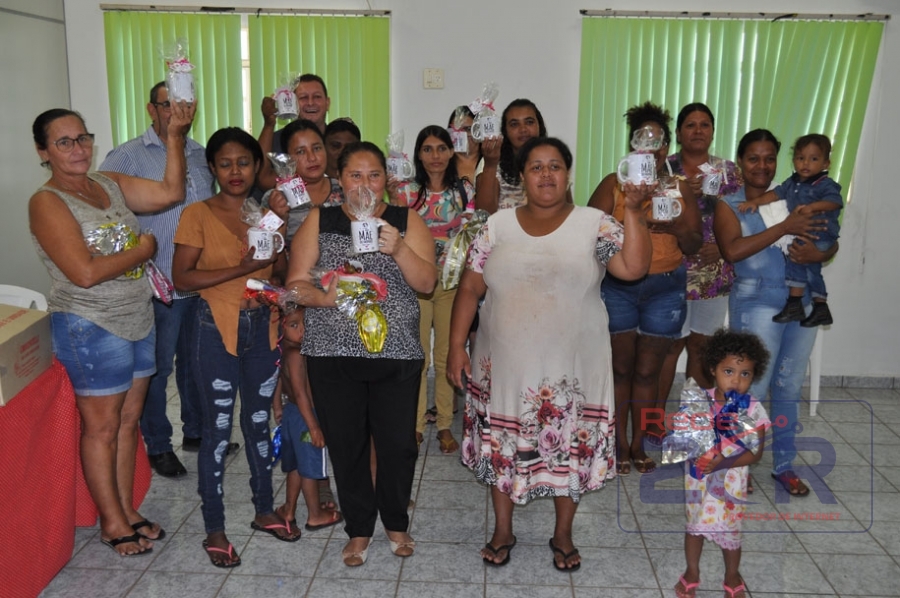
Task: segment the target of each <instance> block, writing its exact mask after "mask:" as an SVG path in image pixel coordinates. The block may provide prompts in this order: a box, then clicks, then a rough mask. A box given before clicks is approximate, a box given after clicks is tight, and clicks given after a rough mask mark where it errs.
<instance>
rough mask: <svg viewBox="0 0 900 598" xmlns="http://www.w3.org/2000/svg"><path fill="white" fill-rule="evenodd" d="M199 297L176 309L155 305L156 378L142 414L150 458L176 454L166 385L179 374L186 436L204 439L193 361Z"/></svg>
mask: <svg viewBox="0 0 900 598" xmlns="http://www.w3.org/2000/svg"><path fill="white" fill-rule="evenodd" d="M199 300H200V298H199V297H188V298H186V299H176V300H175V301H173V302H172V305H166V304H164V303H162V302H161V301H156V300H154V301H153V315H154V317H155V318H156V374H155V375H154V376H153V377H152V378H150V387H149V388H148V389H147V400H146V401H145V402H144V412H143V413H142V414H141V434H143V435H144V442H146V443H147V454H148V455H159V454H161V453H165V452H168V451H171V450H172V424H171V423H169V418H168V417H167V416H166V385H167V384H168V382H169V375H170V374H171V373H172V370H173V362H174V366H175V367H174V370H175V384H176V385H177V386H178V395H179V396H180V397H181V421H182V423H183V424H184V427H183V428H182V429H183V430H184V435H185V436H188V437H190V438H199V437H200V397H199V396H198V394H197V387H196V381H195V380H194V373H193V367H192V365H191V359H190V342H191V336H192V335H193V333H194V326H195V321H196V319H197V301H199Z"/></svg>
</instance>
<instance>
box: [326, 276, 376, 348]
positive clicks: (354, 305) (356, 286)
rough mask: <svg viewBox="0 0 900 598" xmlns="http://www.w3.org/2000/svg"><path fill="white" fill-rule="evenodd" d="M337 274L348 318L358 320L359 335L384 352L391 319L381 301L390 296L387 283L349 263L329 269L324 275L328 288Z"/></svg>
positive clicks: (339, 305)
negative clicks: (381, 305) (387, 316)
mask: <svg viewBox="0 0 900 598" xmlns="http://www.w3.org/2000/svg"><path fill="white" fill-rule="evenodd" d="M335 277H337V283H336V284H337V289H336V290H337V299H336V303H337V308H338V309H339V310H340V311H341V313H343V314H345V315H346V316H347V317H348V318H351V319H354V320H356V326H357V330H358V332H359V338H360V340H362V343H363V346H364V347H365V348H366V351H368V352H369V353H381V352H382V351H383V350H384V341H385V340H386V339H387V334H388V323H387V319H386V318H385V317H384V313H383V312H382V311H381V307H380V306H379V305H378V303H379V302H380V301H383V300H384V299H385V297H387V283H386V282H385V281H384V280H383V279H382V278H380V277H378V276H376V275H374V274H372V273H369V272H360V271H359V269H358V268H356V267H354V266H351V265H350V264H345V265H344V266H343V267H342V268H340V269H338V270H332V271H330V272H326V273H325V274H324V275H323V276H322V279H321V285H322V288H323V289H328V287H329V286H330V285H331V283H332V281H333V280H334V279H335Z"/></svg>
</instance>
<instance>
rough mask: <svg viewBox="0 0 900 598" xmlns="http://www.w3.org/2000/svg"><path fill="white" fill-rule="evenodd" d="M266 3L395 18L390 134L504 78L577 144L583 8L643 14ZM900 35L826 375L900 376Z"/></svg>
mask: <svg viewBox="0 0 900 598" xmlns="http://www.w3.org/2000/svg"><path fill="white" fill-rule="evenodd" d="M124 1H125V2H128V0H124ZM140 1H141V0H137V2H140ZM184 4H186V5H199V4H209V2H208V1H206V0H193V1H191V2H184ZM219 4H220V5H226V3H224V2H222V3H219ZM230 5H231V6H246V5H247V3H246V2H241V1H238V2H235V3H233V4H230ZM260 5H261V6H266V7H279V6H284V7H291V8H298V7H307V8H356V9H364V8H367V5H370V6H371V7H372V8H377V9H388V10H391V11H392V19H391V23H392V48H391V57H392V58H391V61H392V64H391V72H392V81H391V85H392V98H393V100H392V118H393V126H392V128H393V129H398V128H401V127H402V128H404V129H405V130H406V131H407V133H409V132H410V131H417V130H418V129H419V128H421V126H423V125H424V124H427V123H431V122H435V123H443V122H446V118H447V116H448V114H449V111H450V109H451V108H452V107H453V106H455V105H456V104H459V103H461V102H466V101H469V100H471V99H472V98H473V97H474V96H476V95H477V94H478V92H479V91H480V89H481V86H482V84H483V83H484V82H486V81H489V80H495V81H497V82H499V83H500V85H501V96H500V99H499V102H498V104H500V105H501V106H502V105H504V104H506V103H508V102H509V101H510V100H512V99H513V98H516V97H528V98H530V99H532V100H534V101H535V102H536V103H537V104H538V105H539V106H540V107H541V109H542V112H543V113H544V116H545V118H546V120H547V126H548V129H549V130H550V132H551V133H552V134H554V135H556V136H559V137H561V138H563V139H565V140H567V141H568V142H569V143H570V144H571V145H573V146H574V143H575V137H576V121H577V112H578V106H577V98H578V73H579V64H578V62H579V56H580V32H581V18H582V17H581V16H580V14H579V9H585V8H586V9H596V10H602V9H607V8H611V9H619V10H632V9H634V8H635V7H636V6H635V4H634V3H633V2H629V1H625V0H602V1H600V0H580V1H579V2H563V1H555V2H554V1H548V0H478V1H476V0H455V1H453V2H446V1H442V0H371V1H370V2H368V3H367V2H364V1H350V0H338V1H328V2H326V1H325V0H320V1H319V2H310V1H306V0H263V1H262V2H261V3H260ZM709 8H710V3H709V2H700V1H698V0H683V1H682V2H681V3H680V4H679V5H678V6H677V9H678V10H689V11H700V10H709ZM641 9H645V10H673V6H672V3H671V2H670V1H669V0H645V1H644V2H643V3H642V4H641ZM715 9H716V10H718V11H729V10H731V11H738V12H740V11H747V10H750V8H748V5H747V4H746V3H744V2H735V1H734V0H723V1H722V2H719V3H718V4H717V5H716V6H715ZM752 10H753V11H754V12H772V13H773V14H780V13H783V12H788V11H797V12H806V11H810V10H811V8H810V3H809V2H803V1H801V0H759V1H757V2H756V3H754V4H753V6H752ZM815 11H816V12H820V13H828V12H834V13H853V14H856V13H881V14H883V13H887V14H893V15H894V16H897V15H900V4H898V3H897V2H895V1H894V0H820V1H819V2H816V3H815ZM66 23H67V30H68V32H69V39H70V43H69V72H70V74H71V80H72V85H71V97H72V104H73V106H74V107H76V109H78V110H80V111H81V112H82V113H83V114H84V115H85V117H86V118H87V121H88V123H89V125H90V127H91V130H93V131H94V132H96V133H97V140H98V145H99V147H98V155H105V153H106V151H108V149H109V147H110V142H111V138H112V136H111V131H110V125H109V118H108V109H109V107H108V102H107V97H106V69H105V64H104V50H103V26H102V15H101V12H100V10H99V8H98V4H97V2H96V0H69V1H67V2H66ZM898 27H900V24H898V23H897V22H895V21H889V22H888V23H887V25H886V27H885V34H884V42H883V47H882V52H881V58H880V62H879V67H878V71H877V74H876V78H875V84H874V88H873V93H872V99H871V102H870V107H869V112H868V115H867V120H866V124H865V131H864V134H863V138H862V147H861V155H860V160H859V165H858V167H857V176H856V183H855V188H854V189H853V201H852V203H851V204H850V205H849V206H848V207H847V210H846V214H845V216H844V231H843V235H842V239H841V251H840V253H839V254H838V257H837V258H836V260H835V262H834V263H833V264H832V265H830V266H829V267H828V268H826V270H825V272H826V281H827V282H828V284H829V289H830V292H831V293H832V299H831V304H832V310H833V312H834V313H835V317H836V323H835V325H834V326H833V327H832V329H831V330H829V331H827V332H826V335H827V336H826V338H825V353H824V367H823V369H824V373H825V374H826V375H844V376H850V375H855V376H893V377H900V359H898V354H900V350H898V341H897V339H898V338H900V317H897V309H896V308H895V307H894V304H895V303H896V302H897V301H898V300H900V276H898V274H900V266H898V263H900V260H898V258H897V257H896V254H897V249H896V246H895V244H894V243H893V242H892V241H893V240H894V239H895V238H896V237H897V236H898V233H900V226H898V224H900V218H898V216H900V202H898V201H897V200H896V199H895V196H896V195H897V192H896V190H895V185H896V183H894V181H893V180H892V178H893V177H888V176H887V173H889V172H891V170H892V169H893V168H896V166H895V165H894V164H893V163H889V160H891V162H893V159H894V155H895V149H894V146H895V145H896V143H895V141H894V140H895V139H900V115H898V114H897V111H896V106H898V105H900V67H898V66H897V64H896V62H894V63H893V64H891V63H889V62H888V61H886V60H885V57H886V56H887V57H896V56H900V35H898ZM201 66H202V65H201ZM425 67H439V68H443V69H444V70H445V89H443V90H439V91H434V90H423V89H422V69H423V68H425ZM610 84H612V85H614V84H615V82H614V81H611V82H610ZM29 108H30V106H29ZM611 118H614V119H615V118H618V115H611ZM0 226H4V225H2V224H0ZM7 226H8V225H7Z"/></svg>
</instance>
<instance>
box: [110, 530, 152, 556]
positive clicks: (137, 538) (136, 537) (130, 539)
mask: <svg viewBox="0 0 900 598" xmlns="http://www.w3.org/2000/svg"><path fill="white" fill-rule="evenodd" d="M141 537H142V536H141V535H140V534H138V533H135V534H132V535H130V536H122V537H121V538H116V539H115V540H104V539H103V538H100V542H102V543H103V544H105V545H106V546H109V547H110V548H112V549H113V550H114V551H115V553H116V554H118V555H119V556H120V557H127V556H140V555H142V554H149V553H151V552H153V549H152V548H144V547H143V546H141ZM129 542H133V543H135V544H137V545H138V546H141V548H144V549H143V550H142V551H140V552H133V553H131V554H122V553H121V552H119V551H118V550H116V546H118V545H119V544H128V543H129Z"/></svg>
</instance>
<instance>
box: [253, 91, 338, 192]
mask: <svg viewBox="0 0 900 598" xmlns="http://www.w3.org/2000/svg"><path fill="white" fill-rule="evenodd" d="M296 85H297V86H296V87H295V88H294V95H296V96H297V106H298V108H299V114H298V116H297V118H304V119H306V120H310V121H312V122H314V123H316V126H317V127H319V131H320V132H321V133H322V134H323V135H324V134H325V115H326V114H327V113H328V109H329V108H330V107H331V98H329V97H328V88H327V87H326V86H325V81H323V80H322V77H320V76H318V75H314V74H312V73H306V74H303V75H300V76H299V77H297V79H296ZM276 112H277V107H276V105H275V100H274V98H271V97H268V96H267V97H265V98H263V101H262V115H263V129H262V131H260V133H259V145H260V146H262V149H263V152H264V153H268V152H279V153H280V152H281V131H276V130H275V122H276V120H277V119H276V118H275V113H276ZM256 184H257V186H258V187H259V188H260V189H262V190H268V189H271V188H272V187H274V186H275V173H274V172H273V170H272V166H271V164H269V161H268V160H263V166H262V169H260V172H259V176H258V177H257V181H256Z"/></svg>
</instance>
